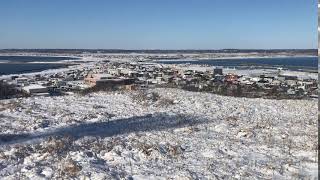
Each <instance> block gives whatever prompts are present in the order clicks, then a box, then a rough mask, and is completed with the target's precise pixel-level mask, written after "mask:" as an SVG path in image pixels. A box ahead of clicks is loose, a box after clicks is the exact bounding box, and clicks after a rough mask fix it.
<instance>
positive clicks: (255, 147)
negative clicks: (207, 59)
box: [0, 89, 318, 179]
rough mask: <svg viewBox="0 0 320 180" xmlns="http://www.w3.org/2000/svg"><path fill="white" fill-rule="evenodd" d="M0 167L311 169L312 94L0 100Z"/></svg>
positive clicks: (171, 174)
mask: <svg viewBox="0 0 320 180" xmlns="http://www.w3.org/2000/svg"><path fill="white" fill-rule="evenodd" d="M0 104H1V105H0V118H1V121H0V131H1V132H0V143H1V145H0V177H2V179H3V178H7V179H17V178H21V179H23V178H40V179H41V178H50V179H51V178H52V179H56V178H59V177H60V178H70V177H77V178H84V177H88V178H91V179H119V178H124V179H132V178H133V179H167V178H173V179H188V178H189V179H222V178H227V179H230V178H244V179H263V178H267V179H270V178H276V179H292V178H293V179H298V178H307V179H309V178H315V177H317V151H316V150H317V113H318V112H317V101H315V100H265V99H247V98H234V97H224V96H218V95H214V94H209V93H197V92H188V91H183V90H178V89H152V90H148V92H146V93H141V92H137V91H133V92H125V91H123V92H119V91H118V92H97V93H92V94H89V95H85V96H83V95H77V94H75V95H69V96H60V97H30V98H25V99H19V100H6V101H1V102H0Z"/></svg>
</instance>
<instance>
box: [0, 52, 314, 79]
mask: <svg viewBox="0 0 320 180" xmlns="http://www.w3.org/2000/svg"><path fill="white" fill-rule="evenodd" d="M76 59H78V58H71V57H47V56H0V75H5V74H20V73H29V72H39V71H43V70H47V69H56V68H63V67H67V66H68V65H70V64H65V63H61V62H59V63H58V61H62V60H76ZM55 62H57V63H55ZM157 62H158V63H164V64H187V63H188V64H200V65H209V66H219V67H229V68H238V69H250V68H251V69H259V68H279V67H280V68H284V69H289V70H303V71H304V70H307V71H313V72H315V71H317V69H318V57H276V58H241V59H211V60H192V59H191V60H188V59H186V60H176V59H173V60H158V61H157Z"/></svg>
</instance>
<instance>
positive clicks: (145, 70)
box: [7, 62, 317, 97]
mask: <svg viewBox="0 0 320 180" xmlns="http://www.w3.org/2000/svg"><path fill="white" fill-rule="evenodd" d="M7 81H8V83H10V84H13V85H15V87H16V88H17V89H19V90H21V91H24V92H25V93H27V94H32V95H52V94H61V93H68V92H70V91H81V90H85V89H88V88H92V87H109V88H116V89H119V88H122V89H129V90H133V89H137V88H148V87H153V86H160V87H177V88H183V89H187V90H195V91H210V92H214V93H218V94H225V95H236V96H250V95H252V94H254V95H253V96H256V97H261V96H265V95H268V94H269V95H270V94H272V95H274V96H277V95H278V94H281V95H287V96H295V95H299V96H305V97H306V96H307V97H317V80H315V79H311V78H308V77H306V78H301V77H297V76H289V75H281V73H274V74H256V75H242V76H239V75H237V74H233V73H226V74H224V73H223V69H221V68H215V69H212V70H208V71H197V70H188V69H179V68H176V67H175V66H164V65H162V64H156V63H145V62H144V63H139V62H132V63H116V62H100V63H97V64H96V65H95V66H92V67H83V68H82V69H78V70H69V71H67V72H59V73H52V74H44V75H43V74H38V75H34V76H12V77H11V79H9V80H7ZM257 94H258V95H257Z"/></svg>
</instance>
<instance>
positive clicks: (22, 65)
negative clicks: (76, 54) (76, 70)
mask: <svg viewBox="0 0 320 180" xmlns="http://www.w3.org/2000/svg"><path fill="white" fill-rule="evenodd" d="M76 59H78V58H72V57H49V56H0V75H6V74H20V73H30V72H40V71H43V70H47V69H57V68H64V67H67V66H68V65H70V64H66V63H61V62H59V61H62V60H76ZM55 62H56V63H55ZM58 62H59V63H58Z"/></svg>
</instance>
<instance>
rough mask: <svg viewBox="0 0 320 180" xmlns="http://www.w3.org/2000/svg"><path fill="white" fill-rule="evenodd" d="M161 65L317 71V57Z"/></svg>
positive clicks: (170, 62)
mask: <svg viewBox="0 0 320 180" xmlns="http://www.w3.org/2000/svg"><path fill="white" fill-rule="evenodd" d="M157 62H158V63H163V64H187V63H188V64H199V65H209V66H220V67H228V68H238V69H250V68H252V69H259V68H271V69H273V68H283V69H289V70H308V71H317V70H318V57H270V58H241V59H240V58H239V59H208V60H192V59H190V60H188V59H186V60H164V61H163V60H159V61H157Z"/></svg>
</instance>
